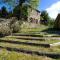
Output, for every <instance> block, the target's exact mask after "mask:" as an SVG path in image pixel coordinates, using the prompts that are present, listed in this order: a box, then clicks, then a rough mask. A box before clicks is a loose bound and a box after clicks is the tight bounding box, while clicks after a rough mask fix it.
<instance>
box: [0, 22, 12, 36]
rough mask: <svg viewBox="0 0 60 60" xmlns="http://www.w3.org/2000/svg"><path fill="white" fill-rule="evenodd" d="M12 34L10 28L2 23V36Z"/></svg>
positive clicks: (0, 28)
mask: <svg viewBox="0 0 60 60" xmlns="http://www.w3.org/2000/svg"><path fill="white" fill-rule="evenodd" d="M10 34H11V29H10V28H9V26H7V25H5V24H1V23H0V36H6V35H10Z"/></svg>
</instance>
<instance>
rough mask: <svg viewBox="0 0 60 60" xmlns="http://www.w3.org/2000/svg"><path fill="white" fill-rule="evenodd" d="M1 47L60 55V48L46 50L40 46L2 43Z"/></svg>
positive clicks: (0, 43)
mask: <svg viewBox="0 0 60 60" xmlns="http://www.w3.org/2000/svg"><path fill="white" fill-rule="evenodd" d="M0 46H2V47H10V48H17V49H23V50H28V51H38V52H39V51H40V52H41V51H42V52H54V53H60V48H55V47H53V48H52V47H50V48H45V47H41V46H40V47H39V46H37V47H36V46H29V45H24V44H23V45H19V44H12V43H2V42H0Z"/></svg>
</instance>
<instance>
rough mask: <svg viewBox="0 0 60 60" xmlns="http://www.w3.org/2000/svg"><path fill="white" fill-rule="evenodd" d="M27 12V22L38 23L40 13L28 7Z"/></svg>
mask: <svg viewBox="0 0 60 60" xmlns="http://www.w3.org/2000/svg"><path fill="white" fill-rule="evenodd" d="M27 11H28V22H31V23H40V14H41V13H40V11H39V10H37V9H34V8H32V7H31V6H29V7H28V8H27Z"/></svg>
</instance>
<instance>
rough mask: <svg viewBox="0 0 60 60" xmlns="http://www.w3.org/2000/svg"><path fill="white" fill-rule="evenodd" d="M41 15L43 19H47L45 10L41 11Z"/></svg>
mask: <svg viewBox="0 0 60 60" xmlns="http://www.w3.org/2000/svg"><path fill="white" fill-rule="evenodd" d="M41 17H42V18H43V19H44V20H49V18H50V17H49V15H48V13H47V11H42V12H41Z"/></svg>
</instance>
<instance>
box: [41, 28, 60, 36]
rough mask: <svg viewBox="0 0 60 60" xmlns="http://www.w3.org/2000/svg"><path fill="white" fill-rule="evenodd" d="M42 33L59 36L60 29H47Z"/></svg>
mask: <svg viewBox="0 0 60 60" xmlns="http://www.w3.org/2000/svg"><path fill="white" fill-rule="evenodd" d="M41 32H46V33H48V34H58V35H60V29H56V28H48V29H45V30H43V31H41Z"/></svg>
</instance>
